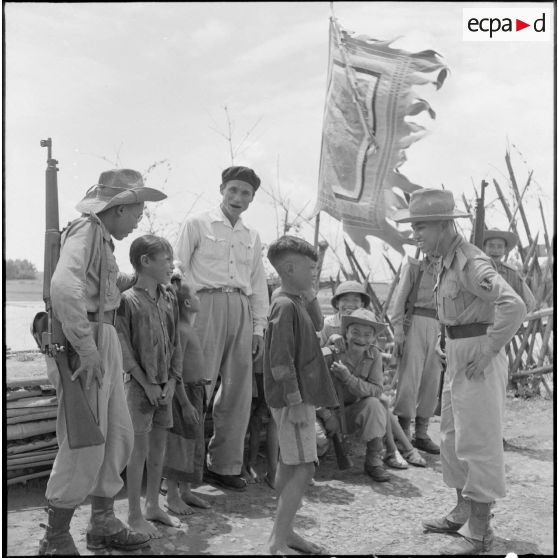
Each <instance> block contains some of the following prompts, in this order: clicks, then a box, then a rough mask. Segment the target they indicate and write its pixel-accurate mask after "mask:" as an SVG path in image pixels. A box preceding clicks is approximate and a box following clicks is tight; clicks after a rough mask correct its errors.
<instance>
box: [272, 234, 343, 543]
mask: <svg viewBox="0 0 558 558" xmlns="http://www.w3.org/2000/svg"><path fill="white" fill-rule="evenodd" d="M267 257H268V259H269V261H270V262H271V265H273V267H274V268H275V270H276V271H277V273H278V274H279V277H280V278H281V290H280V291H279V293H277V296H276V297H275V299H274V300H273V302H272V304H271V308H270V313H269V318H268V327H267V330H266V333H265V348H264V391H265V398H266V401H267V403H268V405H269V407H270V410H271V414H272V416H273V419H274V421H275V423H276V424H277V430H278V437H279V463H278V466H277V475H276V478H275V489H276V491H277V495H278V498H277V514H276V516H275V523H274V525H273V529H272V532H271V535H270V538H269V543H268V545H269V546H268V550H269V552H270V553H271V554H284V553H288V554H291V553H292V550H291V549H294V550H298V551H300V552H303V553H307V554H320V553H323V552H325V549H324V548H322V547H321V546H320V545H317V544H315V543H312V542H310V541H307V540H306V539H304V538H303V537H301V536H300V535H299V534H297V533H295V532H294V530H293V527H292V525H293V521H294V517H295V514H296V511H297V509H298V507H299V506H300V504H301V502H302V497H303V495H304V492H305V490H306V488H307V486H308V483H309V481H310V479H311V478H312V475H313V473H314V466H315V463H316V462H317V459H318V458H317V452H316V430H315V426H314V421H315V417H316V410H315V407H316V406H325V407H336V406H337V404H338V402H337V397H336V395H335V388H334V387H333V383H332V380H331V377H330V375H329V372H328V369H327V366H326V364H325V361H324V359H323V356H322V351H321V348H320V343H319V340H318V337H317V335H316V327H315V325H314V323H313V321H312V318H311V317H310V315H309V314H308V311H307V309H306V303H305V301H304V299H303V298H302V293H304V292H305V291H308V289H310V288H311V287H312V283H313V279H314V268H315V266H316V262H317V260H318V255H317V253H316V250H315V249H314V248H313V246H312V245H311V244H309V243H308V242H306V241H305V240H302V239H300V238H297V237H294V236H287V235H286V236H282V237H281V238H279V239H277V240H276V241H275V242H273V243H272V244H271V246H270V247H269V250H268V253H267Z"/></svg>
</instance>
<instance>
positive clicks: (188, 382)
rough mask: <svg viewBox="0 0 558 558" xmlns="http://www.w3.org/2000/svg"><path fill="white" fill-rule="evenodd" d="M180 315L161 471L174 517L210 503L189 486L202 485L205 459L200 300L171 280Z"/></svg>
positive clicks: (182, 284) (187, 287)
mask: <svg viewBox="0 0 558 558" xmlns="http://www.w3.org/2000/svg"><path fill="white" fill-rule="evenodd" d="M172 284H173V287H174V289H175V292H176V298H177V302H178V308H179V312H180V323H179V326H178V327H179V333H180V346H181V348H182V383H181V384H180V383H179V384H177V386H176V391H175V393H174V399H173V401H172V416H173V423H174V425H173V427H172V429H171V430H170V432H169V438H168V442H167V453H166V456H165V464H164V467H163V475H164V476H165V478H166V488H167V509H168V510H169V511H171V512H173V513H176V514H177V515H189V514H191V513H193V510H192V508H191V507H190V506H194V507H196V508H210V507H211V506H210V504H209V502H207V501H206V500H204V499H203V498H200V497H199V496H198V495H196V494H194V493H193V492H192V490H191V487H192V482H197V483H199V482H201V481H202V477H203V462H204V457H205V443H204V406H205V405H204V403H205V387H204V384H206V383H210V380H204V378H203V374H204V373H205V372H206V367H205V359H204V356H203V350H202V347H201V343H200V340H199V337H198V335H197V333H196V332H195V330H194V327H193V325H194V320H195V319H196V314H197V313H198V311H199V309H200V299H199V298H198V296H197V295H196V292H195V290H194V288H193V287H192V285H190V284H188V283H186V282H185V281H180V279H175V278H173V280H172Z"/></svg>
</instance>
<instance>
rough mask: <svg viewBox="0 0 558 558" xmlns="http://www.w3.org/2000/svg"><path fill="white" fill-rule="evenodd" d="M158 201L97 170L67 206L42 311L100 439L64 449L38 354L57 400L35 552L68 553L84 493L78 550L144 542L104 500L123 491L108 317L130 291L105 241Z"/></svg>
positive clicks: (120, 421) (123, 172)
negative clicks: (70, 361) (71, 208)
mask: <svg viewBox="0 0 558 558" xmlns="http://www.w3.org/2000/svg"><path fill="white" fill-rule="evenodd" d="M166 197H167V196H166V195H165V194H164V193H163V192H160V191H159V190H155V189H154V188H147V187H145V186H144V183H143V179H142V175H141V173H139V172H138V171H135V170H132V169H113V170H108V171H105V172H103V173H101V175H100V177H99V180H98V181H97V183H96V184H95V185H94V186H92V187H91V188H89V190H88V191H87V193H86V195H85V197H84V198H83V199H82V200H81V201H80V202H79V203H78V205H77V206H76V209H77V210H78V211H79V213H81V217H79V218H77V219H75V220H74V221H72V223H71V224H70V225H69V226H68V227H67V228H66V229H65V231H63V233H62V238H61V249H60V259H59V260H58V264H57V266H56V270H55V272H54V274H53V276H52V282H51V298H52V308H53V311H54V314H55V315H56V317H57V318H58V319H59V320H60V322H61V324H62V329H63V330H64V334H65V336H66V338H67V340H68V342H69V343H70V344H71V345H72V347H73V349H74V351H75V360H77V361H78V364H77V365H76V367H75V368H74V370H75V372H74V374H73V377H72V379H74V380H75V379H78V381H81V380H82V378H80V376H82V377H83V376H85V377H86V380H85V382H84V383H85V385H86V387H87V388H88V389H86V390H85V392H86V395H87V397H88V399H89V401H90V404H91V406H92V407H94V408H96V410H97V411H98V415H97V418H98V421H99V428H100V429H101V432H102V434H103V436H104V438H105V443H103V444H101V445H98V446H89V447H83V448H79V449H72V448H70V445H69V440H68V435H67V431H66V419H65V401H64V399H63V398H61V397H60V392H59V386H60V373H59V371H58V368H57V366H56V363H55V362H54V360H53V359H52V358H50V357H47V374H48V376H49V379H50V381H51V382H52V383H53V385H54V386H55V387H56V388H57V395H58V397H59V403H58V418H57V424H56V435H57V438H58V448H59V449H58V454H57V456H56V460H55V461H54V465H53V467H52V471H51V474H50V478H49V481H48V484H47V488H46V498H47V500H48V524H47V525H46V533H45V536H44V537H43V539H42V540H41V543H40V547H39V554H40V555H58V554H67V555H69V554H78V552H77V549H76V547H75V544H74V541H73V539H72V536H71V535H70V530H69V529H70V521H71V519H72V516H73V514H74V511H75V509H76V507H77V506H79V505H80V504H82V503H83V501H84V500H85V499H86V498H87V496H89V498H90V501H91V519H90V521H89V525H88V526H87V535H86V540H87V548H89V549H90V550H103V549H108V548H116V549H120V550H123V551H130V550H137V549H139V548H142V547H144V546H146V545H147V544H148V543H149V537H147V536H146V535H143V534H140V533H134V532H133V531H131V530H130V529H128V528H127V527H126V526H125V525H124V524H123V523H122V522H121V521H120V520H119V519H118V518H117V517H116V516H115V514H114V498H115V496H116V494H118V492H119V491H120V489H121V488H122V486H123V485H124V483H123V482H122V478H121V476H120V474H121V472H122V471H123V470H124V467H125V466H126V464H127V463H128V459H129V457H130V454H131V452H132V445H133V430H132V423H131V420H130V413H129V412H128V408H127V406H126V403H125V401H126V399H125V395H124V387H123V385H122V352H121V348H120V343H119V341H118V335H117V333H116V329H115V328H114V313H115V311H116V309H117V308H118V305H119V303H120V291H123V290H124V289H127V288H128V287H130V285H131V283H132V280H131V278H130V277H129V276H126V275H125V274H121V273H119V272H118V265H117V263H116V259H115V257H114V254H113V251H114V244H113V240H112V239H113V238H114V239H116V240H122V239H123V238H125V237H127V236H128V235H129V234H130V233H131V232H132V231H133V230H134V229H135V228H136V227H137V226H138V223H139V221H140V220H141V218H142V215H143V210H144V202H147V201H160V200H163V199H165V198H166ZM103 270H108V273H107V277H106V280H105V281H103V280H102V279H101V278H102V277H103V276H104V272H103ZM101 301H102V302H101ZM101 307H103V310H104V312H102V313H100V312H101ZM101 326H102V327H101ZM101 329H102V334H101V335H98V333H99V331H100V330H101ZM95 380H96V381H95Z"/></svg>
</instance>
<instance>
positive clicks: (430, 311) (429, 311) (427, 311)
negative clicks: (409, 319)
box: [413, 306, 436, 319]
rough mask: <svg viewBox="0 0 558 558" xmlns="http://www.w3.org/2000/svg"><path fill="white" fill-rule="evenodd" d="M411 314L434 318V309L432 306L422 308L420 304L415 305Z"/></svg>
mask: <svg viewBox="0 0 558 558" xmlns="http://www.w3.org/2000/svg"><path fill="white" fill-rule="evenodd" d="M413 314H416V315H417V316H425V317H426V318H434V319H436V310H434V308H422V306H415V307H414V308H413Z"/></svg>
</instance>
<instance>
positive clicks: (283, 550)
mask: <svg viewBox="0 0 558 558" xmlns="http://www.w3.org/2000/svg"><path fill="white" fill-rule="evenodd" d="M268 548H269V554H271V555H272V556H293V555H297V554H298V553H297V552H295V550H294V549H292V548H290V547H289V546H288V545H287V544H285V543H283V544H277V543H274V544H271V543H270V544H269V547H268Z"/></svg>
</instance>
